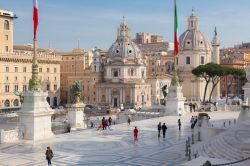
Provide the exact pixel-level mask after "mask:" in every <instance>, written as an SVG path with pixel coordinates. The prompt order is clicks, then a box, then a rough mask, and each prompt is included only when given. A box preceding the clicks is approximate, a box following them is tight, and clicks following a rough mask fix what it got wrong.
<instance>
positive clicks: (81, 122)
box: [67, 103, 87, 130]
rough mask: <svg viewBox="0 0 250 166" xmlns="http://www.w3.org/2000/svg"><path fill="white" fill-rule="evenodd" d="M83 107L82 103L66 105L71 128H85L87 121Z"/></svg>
mask: <svg viewBox="0 0 250 166" xmlns="http://www.w3.org/2000/svg"><path fill="white" fill-rule="evenodd" d="M84 107H85V104H84V103H76V104H68V105H67V111H68V121H69V124H70V126H71V130H76V129H85V128H87V123H86V122H85V114H84Z"/></svg>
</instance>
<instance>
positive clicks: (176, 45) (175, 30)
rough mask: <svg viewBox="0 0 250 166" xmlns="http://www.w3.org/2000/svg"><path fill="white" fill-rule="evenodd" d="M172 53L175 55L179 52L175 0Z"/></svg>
mask: <svg viewBox="0 0 250 166" xmlns="http://www.w3.org/2000/svg"><path fill="white" fill-rule="evenodd" d="M174 53H175V56H176V55H178V53H179V39H178V12H177V6H176V0H174Z"/></svg>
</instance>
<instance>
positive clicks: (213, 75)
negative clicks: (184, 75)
mask: <svg viewBox="0 0 250 166" xmlns="http://www.w3.org/2000/svg"><path fill="white" fill-rule="evenodd" d="M192 73H193V74H194V75H195V76H197V77H201V78H204V79H205V81H206V85H205V91H204V96H203V104H205V100H206V94H207V87H208V85H209V83H210V82H212V90H211V92H210V95H209V101H211V97H212V93H213V91H214V89H215V87H216V85H217V84H218V83H219V81H220V78H221V76H223V75H225V71H224V67H223V66H221V65H219V64H215V63H207V64H206V65H200V66H198V67H196V68H194V69H193V70H192Z"/></svg>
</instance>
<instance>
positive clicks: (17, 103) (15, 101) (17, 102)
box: [14, 99, 19, 107]
mask: <svg viewBox="0 0 250 166" xmlns="http://www.w3.org/2000/svg"><path fill="white" fill-rule="evenodd" d="M14 106H15V107H18V106H19V101H18V100H17V99H15V100H14Z"/></svg>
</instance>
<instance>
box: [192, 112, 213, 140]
mask: <svg viewBox="0 0 250 166" xmlns="http://www.w3.org/2000/svg"><path fill="white" fill-rule="evenodd" d="M201 114H203V113H201ZM205 114H206V113H205ZM209 126H210V123H209V117H208V116H200V115H199V116H198V120H197V122H196V124H195V126H194V136H195V138H196V140H199V141H204V140H206V139H208V128H209ZM198 137H200V138H198Z"/></svg>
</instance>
